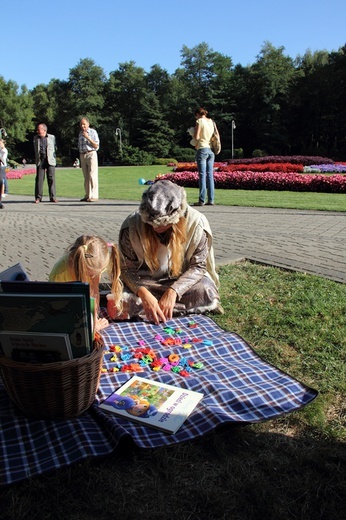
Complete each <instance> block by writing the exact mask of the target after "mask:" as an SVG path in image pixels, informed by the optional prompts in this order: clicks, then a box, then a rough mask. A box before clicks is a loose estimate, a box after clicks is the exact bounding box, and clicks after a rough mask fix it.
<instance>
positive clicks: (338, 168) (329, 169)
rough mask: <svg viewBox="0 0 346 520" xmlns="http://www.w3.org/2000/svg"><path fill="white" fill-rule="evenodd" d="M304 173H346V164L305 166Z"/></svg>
mask: <svg viewBox="0 0 346 520" xmlns="http://www.w3.org/2000/svg"><path fill="white" fill-rule="evenodd" d="M304 173H346V164H343V163H334V164H312V165H311V166H304Z"/></svg>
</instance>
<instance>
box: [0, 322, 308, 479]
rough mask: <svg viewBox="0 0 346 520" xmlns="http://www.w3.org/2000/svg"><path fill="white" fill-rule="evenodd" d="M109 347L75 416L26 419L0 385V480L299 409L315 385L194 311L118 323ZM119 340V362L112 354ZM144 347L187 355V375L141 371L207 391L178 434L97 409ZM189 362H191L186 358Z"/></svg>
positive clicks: (109, 334) (108, 336)
mask: <svg viewBox="0 0 346 520" xmlns="http://www.w3.org/2000/svg"><path fill="white" fill-rule="evenodd" d="M102 335H103V338H104V341H105V353H104V359H103V369H102V375H101V382H100V387H99V390H98V392H97V395H96V398H95V402H94V404H93V405H92V406H91V407H90V409H89V410H88V411H87V412H85V413H84V414H83V415H81V416H80V417H77V418H75V419H70V420H32V419H31V420H29V419H27V418H26V417H25V416H24V415H23V414H22V413H21V412H19V411H18V410H17V409H16V408H15V406H14V405H13V404H12V402H11V401H10V399H9V398H8V396H7V394H6V392H5V390H4V388H3V386H2V385H1V384H0V427H1V429H0V461H1V462H0V464H1V467H0V484H1V485H7V484H10V483H14V482H18V481H21V480H23V479H26V478H29V477H32V476H34V475H38V474H42V473H44V472H47V471H50V470H53V469H57V468H60V467H62V466H65V465H68V464H72V463H74V462H77V461H79V460H81V459H83V458H86V457H96V456H103V455H107V454H108V453H110V452H112V451H113V450H114V449H115V448H116V447H117V445H118V444H119V442H120V440H121V439H122V438H124V437H127V436H130V437H131V438H132V439H133V441H134V442H135V443H136V444H137V445H138V446H139V447H142V448H157V447H159V446H163V445H168V444H174V443H179V442H183V441H188V440H191V439H195V438H197V437H200V436H201V435H203V434H205V433H207V432H209V431H210V430H212V429H213V428H215V427H217V426H218V425H221V424H224V423H234V424H235V423H238V424H239V423H243V424H247V423H256V422H261V421H266V420H269V419H273V418H275V417H278V416H280V415H282V414H286V413H289V412H293V411H295V410H299V409H300V408H302V407H303V406H305V405H306V404H308V403H310V402H311V401H312V400H313V399H314V398H315V397H316V396H317V391H316V390H313V389H311V388H309V387H307V386H306V385H304V384H302V383H300V382H299V381H297V380H296V379H294V378H292V377H290V376H289V375H287V374H286V373H284V372H283V371H281V370H279V369H278V368H276V367H274V366H273V365H271V364H269V363H267V362H265V361H263V360H262V359H261V358H260V357H259V355H258V354H257V353H256V352H255V351H254V350H253V349H252V348H251V347H250V346H249V344H248V343H247V342H246V341H245V340H244V339H242V338H241V337H240V336H239V335H237V334H235V333H231V332H226V331H224V330H222V329H221V328H219V327H218V326H217V325H216V323H215V322H214V321H213V320H212V319H211V318H209V317H207V316H200V315H198V316H197V315H193V316H189V317H183V318H177V319H173V320H170V321H169V322H167V323H166V324H161V325H152V324H149V323H146V322H123V323H114V324H112V325H111V326H109V327H107V329H105V330H104V331H103V334H102ZM114 346H117V351H118V355H117V358H118V359H117V360H115V357H114V352H113V350H114ZM141 348H150V349H152V350H153V351H154V352H155V353H156V354H157V356H158V357H160V358H162V357H167V356H168V355H169V354H171V353H175V354H177V355H178V356H179V359H184V360H185V361H186V363H185V364H186V366H189V367H190V372H189V373H188V375H185V376H182V375H181V374H180V373H179V372H173V371H172V370H169V371H166V370H159V371H154V370H153V369H152V368H151V366H150V364H146V363H147V362H146V361H145V360H144V361H143V360H142V361H141V364H142V367H141V368H142V370H143V372H140V373H138V374H137V375H139V376H140V375H143V377H147V378H148V377H149V378H152V379H155V380H158V381H161V382H163V383H168V384H173V385H176V386H180V387H183V388H188V389H191V390H195V391H198V392H202V393H203V394H204V397H203V399H202V401H201V402H200V403H199V404H198V405H197V407H196V408H195V410H194V411H193V413H192V414H191V415H190V417H188V418H187V420H186V421H185V423H184V424H183V425H182V426H181V428H180V429H179V430H178V431H177V432H176V433H175V434H174V435H171V434H167V433H163V432H161V431H159V430H156V429H153V428H149V427H146V426H143V425H141V424H138V423H136V422H133V421H131V420H128V419H127V418H126V419H124V418H120V417H117V416H116V415H114V414H112V413H110V412H107V411H103V410H102V409H100V408H99V407H98V405H99V403H100V402H102V400H103V399H105V398H106V397H108V396H109V395H110V394H111V393H112V392H113V391H114V390H116V389H117V388H119V387H120V386H121V385H122V384H123V383H125V381H127V380H128V379H129V378H130V377H131V376H132V375H133V373H131V372H127V371H123V370H129V367H130V366H131V363H133V362H136V363H137V362H138V361H139V359H138V356H137V358H136V353H138V350H141ZM189 362H190V363H189Z"/></svg>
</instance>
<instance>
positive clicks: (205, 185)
mask: <svg viewBox="0 0 346 520" xmlns="http://www.w3.org/2000/svg"><path fill="white" fill-rule="evenodd" d="M207 114H208V112H207V110H205V108H202V107H200V108H198V109H197V110H196V112H195V118H196V126H195V135H194V138H195V140H196V150H197V154H196V160H197V168H198V183H199V197H198V202H196V203H195V204H194V206H204V204H205V203H206V195H207V197H208V198H207V205H209V206H212V205H213V204H214V161H215V155H214V152H213V150H212V149H211V146H210V144H211V143H210V141H211V138H212V136H213V133H214V122H213V120H212V119H209V118H207Z"/></svg>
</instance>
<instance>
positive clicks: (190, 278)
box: [171, 231, 208, 300]
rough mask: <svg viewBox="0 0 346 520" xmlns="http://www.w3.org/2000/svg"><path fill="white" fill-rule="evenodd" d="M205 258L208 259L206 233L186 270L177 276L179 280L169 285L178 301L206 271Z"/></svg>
mask: <svg viewBox="0 0 346 520" xmlns="http://www.w3.org/2000/svg"><path fill="white" fill-rule="evenodd" d="M207 257H208V237H207V234H206V232H205V231H204V232H203V236H202V238H201V240H200V243H199V244H198V246H197V248H196V249H195V251H194V253H193V255H192V257H191V260H190V265H189V267H188V268H187V270H186V271H185V272H184V273H182V274H181V276H179V278H178V279H177V280H176V281H175V282H174V283H173V284H172V285H171V288H172V289H174V290H175V292H176V293H177V295H178V300H180V298H181V297H182V296H183V294H184V293H185V292H186V291H188V290H189V289H191V287H192V286H193V285H195V283H197V282H199V281H200V280H201V279H202V277H203V276H204V275H205V273H206V271H207Z"/></svg>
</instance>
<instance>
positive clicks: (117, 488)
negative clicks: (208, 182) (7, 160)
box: [0, 167, 346, 520]
mask: <svg viewBox="0 0 346 520" xmlns="http://www.w3.org/2000/svg"><path fill="white" fill-rule="evenodd" d="M154 169H155V171H156V173H160V172H161V173H164V171H163V170H162V167H150V168H148V169H145V168H143V167H142V168H140V169H139V168H135V167H133V168H105V169H101V170H100V185H101V190H100V191H101V194H102V195H101V196H105V194H107V198H116V199H125V200H138V199H139V197H140V194H141V193H142V189H143V187H142V186H139V185H138V179H139V178H142V177H143V178H145V179H153V178H154V174H155V171H154ZM145 172H146V173H147V175H146V173H145ZM22 180H23V181H24V184H25V185H26V186H25V188H24V184H22ZM22 180H21V181H11V183H10V191H11V193H18V194H19V193H21V194H27V195H32V189H33V177H32V176H27V177H25V178H23V179H22ZM57 183H58V197H65V196H66V197H67V196H70V197H81V196H82V194H83V193H82V191H81V187H82V185H83V183H82V174H81V171H80V170H58V171H57ZM19 187H21V188H20V189H21V190H24V191H21V192H20V191H17V190H19ZM25 190H27V191H25ZM65 190H66V191H65ZM103 190H104V191H103ZM187 191H188V194H189V195H188V196H189V200H190V201H193V200H196V194H197V190H193V189H189V190H187ZM246 194H247V195H248V196H249V197H253V200H254V202H256V201H257V203H258V204H255V203H254V204H251V205H263V206H265V205H266V204H265V194H263V197H262V192H261V193H260V194H259V193H257V192H241V193H240V192H237V191H231V192H230V193H227V194H226V193H224V192H223V191H221V190H220V191H217V192H216V195H217V201H218V202H219V201H220V203H224V204H226V202H224V201H223V200H222V197H223V195H224V196H225V197H226V196H228V199H229V202H228V204H235V202H234V200H235V199H236V198H237V197H238V196H239V200H240V199H241V197H243V196H244V198H243V199H242V201H243V202H242V203H241V205H245V206H246V205H250V204H246V203H245V202H246V200H247V199H246ZM267 195H268V201H271V202H270V204H273V203H274V202H273V201H274V199H275V198H277V202H278V203H279V201H280V200H281V205H278V206H272V207H298V206H296V205H294V204H298V199H299V196H301V197H300V200H301V203H302V204H303V201H307V202H309V201H310V203H311V204H312V207H309V205H303V206H302V207H303V208H304V209H329V210H330V209H336V210H338V211H345V210H346V203H345V201H343V198H345V196H336V195H331V194H292V199H291V200H292V204H293V205H292V206H285V205H283V204H285V203H287V200H288V199H289V195H290V194H289V193H287V192H275V193H274V192H268V193H267ZM324 195H326V197H324ZM237 200H238V199H237ZM250 200H252V199H250ZM294 200H295V201H296V202H293V201H294ZM322 200H323V203H322ZM327 201H328V202H327ZM219 274H220V280H221V291H220V294H221V300H222V304H223V306H224V308H225V314H224V315H223V316H215V317H214V319H215V321H216V322H217V323H218V324H219V325H220V326H221V327H223V328H224V329H227V330H230V331H234V332H236V333H238V334H240V335H241V336H243V337H244V338H245V339H246V340H247V341H248V342H249V343H250V344H251V345H252V346H253V348H254V349H255V350H256V351H257V352H258V353H259V354H260V355H261V356H262V357H263V358H264V359H266V360H267V361H268V362H270V363H273V364H274V365H276V366H278V367H279V368H281V369H282V370H284V371H285V372H287V373H289V374H290V375H291V376H293V377H296V378H297V379H299V380H300V381H302V382H304V383H306V384H307V385H309V386H312V387H313V388H316V389H317V390H318V391H319V396H318V397H317V399H315V401H314V402H313V403H311V404H310V405H308V406H306V407H305V408H304V409H302V410H300V411H298V412H295V413H292V414H288V415H285V416H282V417H280V418H278V419H276V420H272V421H268V422H266V423H261V424H254V425H247V426H242V427H239V426H232V425H226V426H224V427H222V428H219V429H217V430H214V431H213V432H211V433H210V434H208V435H206V436H204V437H203V438H201V439H198V440H196V441H194V442H189V443H185V444H180V445H178V446H167V447H163V448H159V449H155V450H139V449H137V448H135V447H134V446H133V445H132V444H131V443H130V441H128V442H124V443H123V444H122V445H121V447H120V449H118V450H116V451H115V452H114V453H113V454H112V455H110V456H109V457H107V458H105V459H90V460H85V461H83V462H80V463H78V464H75V465H73V466H70V467H68V468H62V469H61V470H59V471H55V472H53V473H51V474H47V475H43V476H40V477H36V478H33V479H31V480H27V481H24V482H22V483H20V484H18V485H15V486H13V487H11V488H8V489H3V490H2V491H1V495H0V497H1V509H0V518H1V520H17V519H20V520H34V519H35V520H36V519H37V520H43V519H49V520H51V519H53V520H55V519H56V520H60V519H62V518H63V519H64V520H69V519H71V520H95V519H97V520H109V519H113V518H114V519H117V518H122V519H132V518H140V519H142V520H156V519H157V520H176V519H177V520H178V519H179V520H209V519H210V520H230V519H232V520H234V519H235V520H242V519H244V520H250V519H251V520H252V519H254V520H260V519H264V520H292V519H299V520H316V519H321V520H341V519H343V518H346V501H345V498H344V497H345V489H346V442H345V441H346V424H345V418H346V414H345V397H346V396H345V394H346V374H345V366H346V365H345V361H346V359H345V358H346V340H345V328H346V286H345V285H343V284H339V283H336V282H333V281H331V280H325V279H323V278H319V277H317V276H313V275H305V274H302V273H294V272H288V271H284V270H281V269H277V268H274V267H270V266H262V265H257V264H254V263H251V262H244V263H240V264H234V265H229V266H222V267H220V268H219Z"/></svg>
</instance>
